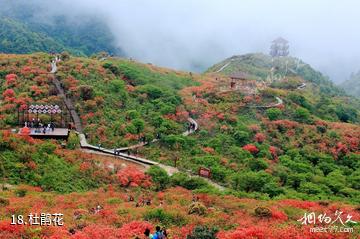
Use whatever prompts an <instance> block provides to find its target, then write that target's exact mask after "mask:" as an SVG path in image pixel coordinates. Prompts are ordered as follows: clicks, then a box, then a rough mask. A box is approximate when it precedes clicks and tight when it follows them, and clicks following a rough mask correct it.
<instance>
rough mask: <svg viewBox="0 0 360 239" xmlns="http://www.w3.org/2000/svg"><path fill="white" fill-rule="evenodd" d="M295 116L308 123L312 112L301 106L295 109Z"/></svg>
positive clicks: (298, 119)
mask: <svg viewBox="0 0 360 239" xmlns="http://www.w3.org/2000/svg"><path fill="white" fill-rule="evenodd" d="M295 118H296V120H297V121H299V122H303V123H306V122H308V121H309V119H310V112H309V111H308V110H307V109H305V108H302V107H299V108H297V109H296V111H295Z"/></svg>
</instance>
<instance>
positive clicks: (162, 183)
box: [146, 165, 170, 191]
mask: <svg viewBox="0 0 360 239" xmlns="http://www.w3.org/2000/svg"><path fill="white" fill-rule="evenodd" d="M146 173H147V174H148V175H150V176H151V179H152V182H153V183H154V184H155V189H156V190H158V191H160V190H164V189H165V188H167V187H168V186H169V184H170V177H169V175H168V174H167V172H166V171H165V170H164V169H162V168H160V167H159V166H156V165H155V166H151V167H150V168H149V169H148V170H147V172H146Z"/></svg>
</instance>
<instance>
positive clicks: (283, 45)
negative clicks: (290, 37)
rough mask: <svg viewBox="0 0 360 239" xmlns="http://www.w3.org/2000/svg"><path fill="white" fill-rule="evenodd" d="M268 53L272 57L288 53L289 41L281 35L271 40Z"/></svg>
mask: <svg viewBox="0 0 360 239" xmlns="http://www.w3.org/2000/svg"><path fill="white" fill-rule="evenodd" d="M270 55H271V56H272V57H281V56H288V55H289V42H288V41H287V40H285V39H284V38H282V37H279V38H277V39H275V40H274V41H272V44H271V47H270Z"/></svg>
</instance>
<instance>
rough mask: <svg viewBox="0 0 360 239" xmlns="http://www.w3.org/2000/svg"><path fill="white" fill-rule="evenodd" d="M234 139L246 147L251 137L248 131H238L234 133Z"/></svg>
mask: <svg viewBox="0 0 360 239" xmlns="http://www.w3.org/2000/svg"><path fill="white" fill-rule="evenodd" d="M234 139H235V140H236V141H237V142H238V143H239V144H240V145H245V144H247V143H248V142H249V140H250V136H249V133H248V132H246V131H241V130H237V131H235V133H234Z"/></svg>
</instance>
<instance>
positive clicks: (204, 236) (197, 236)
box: [186, 226, 218, 239]
mask: <svg viewBox="0 0 360 239" xmlns="http://www.w3.org/2000/svg"><path fill="white" fill-rule="evenodd" d="M217 232H218V230H217V229H216V228H208V227H206V226H196V227H195V228H194V229H193V231H192V232H191V234H190V235H188V236H186V239H217V237H216V233H217Z"/></svg>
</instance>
